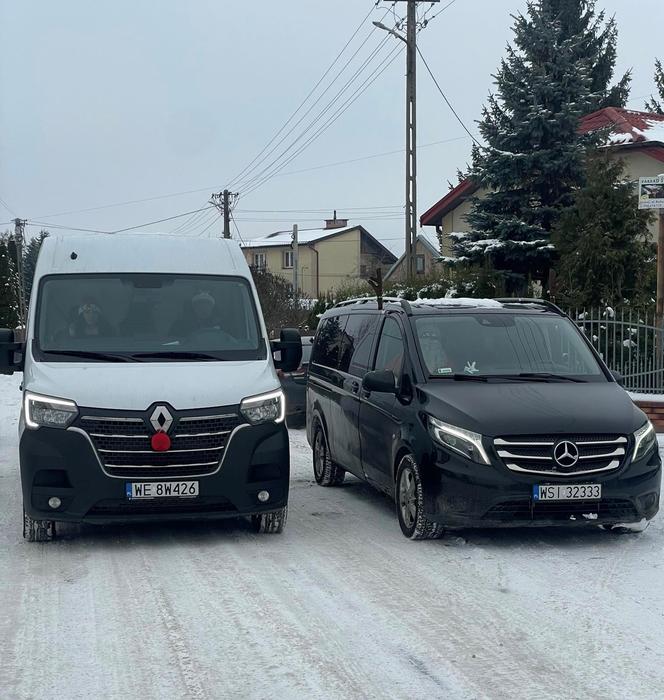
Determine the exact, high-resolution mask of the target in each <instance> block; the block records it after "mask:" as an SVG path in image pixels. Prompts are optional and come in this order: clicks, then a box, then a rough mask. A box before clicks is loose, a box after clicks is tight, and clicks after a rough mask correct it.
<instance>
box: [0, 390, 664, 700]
mask: <svg viewBox="0 0 664 700" xmlns="http://www.w3.org/2000/svg"><path fill="white" fill-rule="evenodd" d="M17 386H18V380H17V379H15V378H6V377H0V523H1V527H0V669H1V672H0V697H2V698H12V699H13V698H21V699H23V698H34V699H35V700H41V699H42V698H49V699H50V698H53V699H55V698H59V699H62V698H64V699H67V700H69V699H74V698H90V697H95V698H123V699H124V698H143V699H148V698H169V699H170V698H221V697H234V698H236V697H237V698H267V697H274V698H374V697H375V698H383V697H390V698H424V697H427V698H433V697H435V698H445V699H446V700H448V699H452V698H463V699H465V698H603V699H608V698H616V699H620V700H625V699H626V698H640V699H649V698H661V697H662V695H663V692H664V691H662V688H663V687H664V556H663V554H664V552H663V548H664V525H663V523H662V518H659V519H656V520H655V522H654V523H653V524H652V525H651V527H650V528H649V530H648V531H647V532H645V533H644V534H643V535H641V536H628V537H616V536H614V535H609V534H606V533H601V532H594V531H591V532H588V533H572V532H559V531H520V532H518V531H517V532H515V531H493V532H489V531H484V532H478V533H464V534H463V537H457V536H453V537H451V538H449V539H447V540H443V541H440V542H424V543H411V542H409V541H407V540H405V539H404V538H403V537H402V535H401V533H400V531H399V528H398V526H397V523H396V520H395V517H394V514H393V507H392V505H391V503H390V502H389V501H388V500H387V499H386V498H384V497H383V496H381V495H379V494H377V493H375V492H374V491H372V490H371V489H370V488H368V487H367V486H365V485H363V484H361V483H359V482H357V481H351V482H350V483H348V484H347V485H346V486H344V487H343V488H340V489H321V488H319V487H317V486H316V485H315V484H314V483H312V476H311V469H310V464H309V463H310V455H309V449H308V446H307V444H306V440H305V436H304V434H303V432H302V431H293V432H292V451H293V461H294V469H293V472H294V473H293V483H292V495H291V512H290V518H289V525H288V528H287V531H286V533H285V534H284V535H283V536H281V537H279V536H276V537H268V536H257V535H254V534H253V533H252V532H251V531H250V530H249V528H248V527H247V526H246V525H244V524H240V523H233V522H222V523H220V524H201V525H198V524H194V525H191V524H181V525H178V524H175V525H173V524H169V525H150V526H140V527H139V526H132V527H128V526H118V527H112V528H93V527H86V528H84V529H83V530H82V531H81V532H80V533H72V534H69V535H68V536H67V538H66V539H62V540H58V541H56V542H53V543H50V544H46V545H40V544H32V545H31V544H26V543H24V542H23V541H22V539H21V535H20V525H19V519H20V499H19V481H18V470H17V467H16V458H15V452H16V435H15V434H16V415H17V412H18V409H17V403H18V398H19V393H18V391H17Z"/></svg>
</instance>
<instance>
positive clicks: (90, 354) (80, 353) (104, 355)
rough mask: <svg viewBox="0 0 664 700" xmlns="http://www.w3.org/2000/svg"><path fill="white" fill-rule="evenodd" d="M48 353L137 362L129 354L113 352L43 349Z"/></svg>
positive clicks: (104, 360)
mask: <svg viewBox="0 0 664 700" xmlns="http://www.w3.org/2000/svg"><path fill="white" fill-rule="evenodd" d="M42 352H43V353H45V354H47V355H62V356H63V357H80V358H82V359H84V360H99V361H100V362H135V360H132V359H131V357H129V356H127V355H119V354H116V353H112V352H92V351H88V350H42Z"/></svg>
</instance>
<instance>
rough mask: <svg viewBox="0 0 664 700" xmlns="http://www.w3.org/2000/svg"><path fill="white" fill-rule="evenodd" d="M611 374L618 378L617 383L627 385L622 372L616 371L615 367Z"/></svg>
mask: <svg viewBox="0 0 664 700" xmlns="http://www.w3.org/2000/svg"><path fill="white" fill-rule="evenodd" d="M611 375H612V376H613V378H614V379H615V380H616V383H617V384H620V386H625V377H623V376H622V374H620V372H616V371H615V370H614V369H612V370H611Z"/></svg>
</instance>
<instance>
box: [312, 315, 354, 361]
mask: <svg viewBox="0 0 664 700" xmlns="http://www.w3.org/2000/svg"><path fill="white" fill-rule="evenodd" d="M346 318H347V317H346V316H332V318H326V319H324V320H323V321H322V322H321V325H320V326H319V328H318V332H317V334H316V341H315V343H314V349H313V351H312V353H311V363H312V364H316V365H322V366H323V367H331V368H332V369H336V367H337V364H338V362H339V349H340V346H341V338H342V333H343V328H344V326H345V324H346Z"/></svg>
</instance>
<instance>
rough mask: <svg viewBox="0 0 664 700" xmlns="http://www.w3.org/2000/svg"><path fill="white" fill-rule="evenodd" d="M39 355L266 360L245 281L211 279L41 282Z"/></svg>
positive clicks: (102, 277) (101, 277) (60, 278)
mask: <svg viewBox="0 0 664 700" xmlns="http://www.w3.org/2000/svg"><path fill="white" fill-rule="evenodd" d="M34 350H35V358H36V359H44V360H53V361H70V362H72V361H74V362H75V361H80V360H81V359H84V360H93V361H94V360H97V361H123V360H124V361H137V362H138V361H143V362H151V361H161V360H192V361H196V360H257V359H264V358H265V357H267V351H266V346H265V342H264V340H263V338H262V337H261V332H260V326H259V323H258V317H257V314H256V307H255V304H254V301H253V294H252V290H251V287H250V286H249V284H248V282H247V280H245V279H242V278H240V277H227V276H224V277H222V276H219V277H216V276H208V275H162V274H95V275H91V274H81V275H52V276H48V277H44V278H43V279H42V281H41V284H40V287H39V292H38V302H37V309H36V319H35V342H34Z"/></svg>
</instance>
